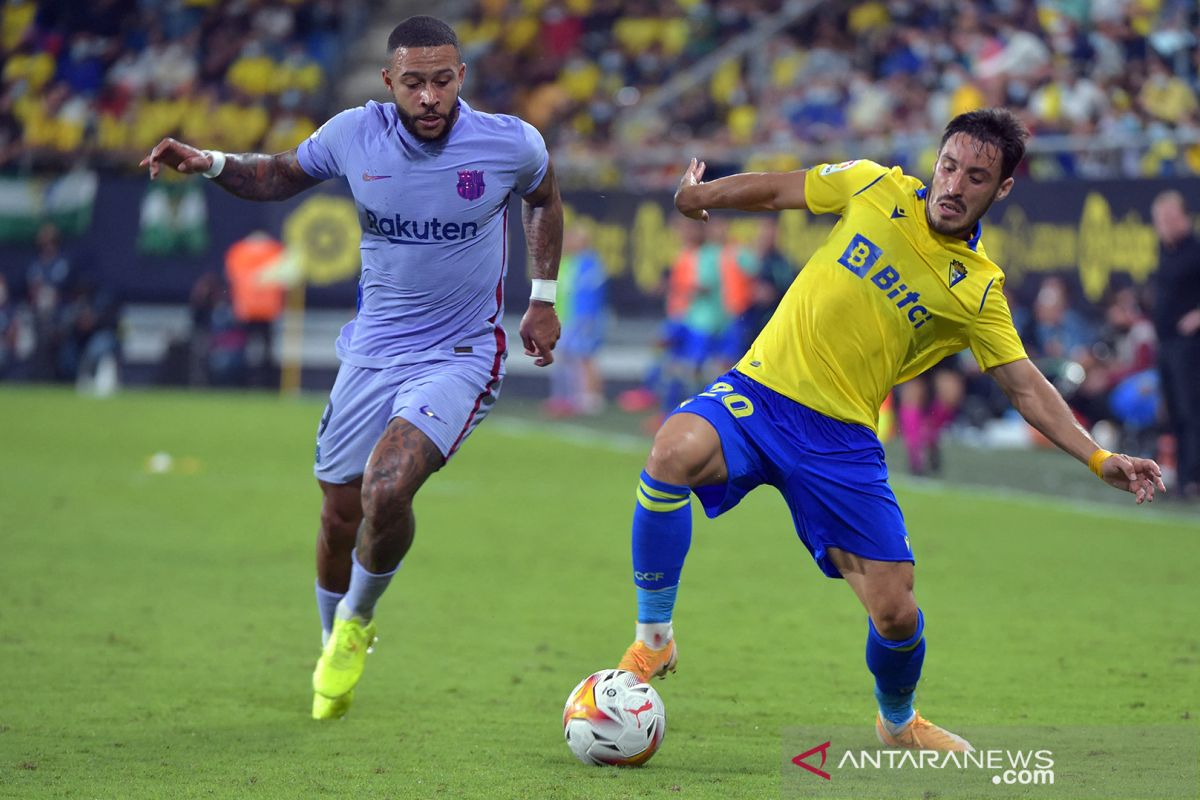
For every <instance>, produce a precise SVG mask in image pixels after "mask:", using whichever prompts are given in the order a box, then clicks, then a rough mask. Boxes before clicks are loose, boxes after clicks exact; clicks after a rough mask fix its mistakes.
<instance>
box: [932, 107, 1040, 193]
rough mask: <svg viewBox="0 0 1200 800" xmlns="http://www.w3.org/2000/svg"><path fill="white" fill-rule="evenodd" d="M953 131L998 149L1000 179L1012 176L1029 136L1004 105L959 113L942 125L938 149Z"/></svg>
mask: <svg viewBox="0 0 1200 800" xmlns="http://www.w3.org/2000/svg"><path fill="white" fill-rule="evenodd" d="M956 133H962V134H965V135H967V136H970V137H971V138H972V139H975V140H977V141H980V142H984V143H986V144H990V145H994V146H995V147H996V148H997V149H998V150H999V151H1000V180H1002V181H1003V180H1007V179H1008V178H1011V177H1012V174H1013V170H1015V169H1016V168H1017V164H1020V163H1021V159H1022V158H1024V157H1025V142H1026V141H1028V139H1029V129H1028V128H1026V127H1025V123H1023V122H1021V120H1020V119H1018V117H1017V115H1016V114H1014V113H1013V112H1011V111H1009V110H1008V109H1007V108H980V109H978V110H976V111H968V112H966V113H965V114H959V115H958V116H957V117H955V118H954V119H952V120H950V124H949V125H947V126H946V132H945V133H943V134H942V143H941V145H939V147H938V149H939V150H941V148H943V147H945V146H946V142H947V141H948V140H949V139H950V137H951V136H953V135H954V134H956Z"/></svg>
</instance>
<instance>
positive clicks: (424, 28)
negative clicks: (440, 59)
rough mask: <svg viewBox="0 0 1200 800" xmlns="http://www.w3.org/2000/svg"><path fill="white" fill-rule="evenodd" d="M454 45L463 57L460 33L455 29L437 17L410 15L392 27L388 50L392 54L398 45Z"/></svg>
mask: <svg viewBox="0 0 1200 800" xmlns="http://www.w3.org/2000/svg"><path fill="white" fill-rule="evenodd" d="M444 45H453V47H454V49H455V50H457V51H458V52H459V58H460V59H461V58H462V55H461V53H462V51H461V50H460V49H459V46H458V35H457V34H455V32H454V29H453V28H451V27H450V26H449V25H447V24H446V23H445V22H442V21H441V20H440V19H438V18H437V17H426V16H423V15H419V16H415V17H409V18H408V19H406V20H404V21H403V22H401V23H400V24H399V25H397V26H396V27H395V28H393V29H392V34H391V36H389V37H388V43H387V48H388V49H387V51H388V55H389V56H391V55H392V54H393V53H395V52H396V48H398V47H442V46H444Z"/></svg>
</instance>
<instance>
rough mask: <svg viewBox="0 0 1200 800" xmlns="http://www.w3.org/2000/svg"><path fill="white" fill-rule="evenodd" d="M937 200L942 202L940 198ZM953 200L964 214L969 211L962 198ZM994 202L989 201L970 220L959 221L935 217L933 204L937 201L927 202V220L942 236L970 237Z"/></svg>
mask: <svg viewBox="0 0 1200 800" xmlns="http://www.w3.org/2000/svg"><path fill="white" fill-rule="evenodd" d="M937 202H940V200H939V201H937ZM951 202H953V203H954V204H955V205H957V206H958V207H959V208H961V209H962V210H963V213H964V214H966V213H969V209H967V207H966V204H965V203H963V202H962V201H961V200H952V201H951ZM992 202H994V201H992ZM992 202H989V203H988V204H987V205H986V206H984V207H983V209H981V210H980V211H979V213H978V214H976V215H975V216H973V217H971V218H970V219H969V220H967V221H965V222H959V223H952V222H947V221H946V220H943V219H940V218H938V217H935V216H934V215H933V206H934V205H935V203H926V204H925V221H926V222H927V223H929V227H930V228H932V229H933V230H934V231H935V232H937V233H940V234H941V235H942V236H951V237H954V238H956V239H969V238H970V237H971V234H972V233H973V232H974V231H975V226H976V225H978V224H979V220H981V219H983V215H984V214H986V213H987V211H988V209H989V208H991V207H992Z"/></svg>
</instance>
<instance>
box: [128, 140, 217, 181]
mask: <svg viewBox="0 0 1200 800" xmlns="http://www.w3.org/2000/svg"><path fill="white" fill-rule="evenodd" d="M212 163H213V160H212V156H210V155H207V154H205V153H204V152H203V151H202V150H198V149H196V148H195V147H192V146H191V145H190V144H184V143H183V142H180V141H176V140H175V139H171V138H166V139H163V140H162V141H161V142H159V143H158V144H156V145H154V149H153V150H151V151H150V155H148V156H146V157H145V158H143V159H142V161H141V163H140V164H138V166H139V167H147V166H148V167H150V180H154V179H155V178H157V177H158V171H159V170H160V169H161V168H162V167H161V166H160V165H161V164H166V165H167V166H168V167H170V168H171V169H173V170H175V171H176V172H182V173H183V174H184V175H191V174H193V173H197V172H204V170H206V169H208V168H209V167H211V166H212Z"/></svg>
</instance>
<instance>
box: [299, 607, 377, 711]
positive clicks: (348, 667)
mask: <svg viewBox="0 0 1200 800" xmlns="http://www.w3.org/2000/svg"><path fill="white" fill-rule="evenodd" d="M374 643H375V623H374V622H367V621H365V620H364V619H363V618H362V617H351V618H350V619H341V618H338V619H335V620H334V621H333V632H332V633H330V634H329V641H327V642H326V643H325V650H324V651H322V653H321V657H320V658H319V659H318V660H317V668H316V669H315V670H313V691H314V692H316V693H317V694H323V695H325V697H327V698H329V699H330V700H334V699H336V698H340V697H342V696H343V695H345V694H348V693H349V692H350V690H351V689H353V688H354V685H355V684H357V683H358V679H359V678H361V677H362V673H363V665H364V664H365V663H366V660H367V653H369V652H371V646H372V645H373V644H374ZM314 705H315V704H314Z"/></svg>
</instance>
